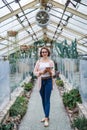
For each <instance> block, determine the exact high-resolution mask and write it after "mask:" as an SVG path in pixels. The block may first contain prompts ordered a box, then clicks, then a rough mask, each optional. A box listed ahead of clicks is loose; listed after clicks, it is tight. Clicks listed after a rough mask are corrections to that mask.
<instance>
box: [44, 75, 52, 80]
mask: <svg viewBox="0 0 87 130" xmlns="http://www.w3.org/2000/svg"><path fill="white" fill-rule="evenodd" d="M50 78H52V77H51V76H48V77H42V79H43V80H45V79H50Z"/></svg>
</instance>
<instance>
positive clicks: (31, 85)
mask: <svg viewBox="0 0 87 130" xmlns="http://www.w3.org/2000/svg"><path fill="white" fill-rule="evenodd" d="M32 87H33V84H32V82H29V83H25V84H24V90H26V91H30V90H31V89H32Z"/></svg>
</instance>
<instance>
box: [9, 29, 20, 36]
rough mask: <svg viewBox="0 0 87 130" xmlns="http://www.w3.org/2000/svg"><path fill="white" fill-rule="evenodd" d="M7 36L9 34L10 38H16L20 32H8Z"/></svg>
mask: <svg viewBox="0 0 87 130" xmlns="http://www.w3.org/2000/svg"><path fill="white" fill-rule="evenodd" d="M7 34H8V36H10V37H15V36H16V35H17V34H18V32H17V31H12V30H11V31H8V32H7Z"/></svg>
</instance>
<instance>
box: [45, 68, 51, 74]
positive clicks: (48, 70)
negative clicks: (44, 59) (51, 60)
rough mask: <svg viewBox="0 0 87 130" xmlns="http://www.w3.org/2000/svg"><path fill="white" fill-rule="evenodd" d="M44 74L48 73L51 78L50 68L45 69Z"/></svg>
mask: <svg viewBox="0 0 87 130" xmlns="http://www.w3.org/2000/svg"><path fill="white" fill-rule="evenodd" d="M45 72H48V73H49V74H50V76H52V72H51V68H50V67H47V68H46V69H45Z"/></svg>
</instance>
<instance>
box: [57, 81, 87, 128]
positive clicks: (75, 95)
mask: <svg viewBox="0 0 87 130" xmlns="http://www.w3.org/2000/svg"><path fill="white" fill-rule="evenodd" d="M60 83H61V82H60V81H59V80H56V84H57V86H58V89H59V92H60V95H61V96H62V99H63V103H64V107H65V110H66V112H67V114H68V116H69V119H70V122H71V127H72V124H73V122H74V119H77V118H78V117H79V108H78V106H77V102H78V103H82V100H81V96H80V93H79V91H78V89H72V90H70V91H68V92H67V90H66V89H65V88H64V85H60ZM72 128H73V129H74V130H80V129H78V127H72ZM81 130H87V128H86V129H81Z"/></svg>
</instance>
